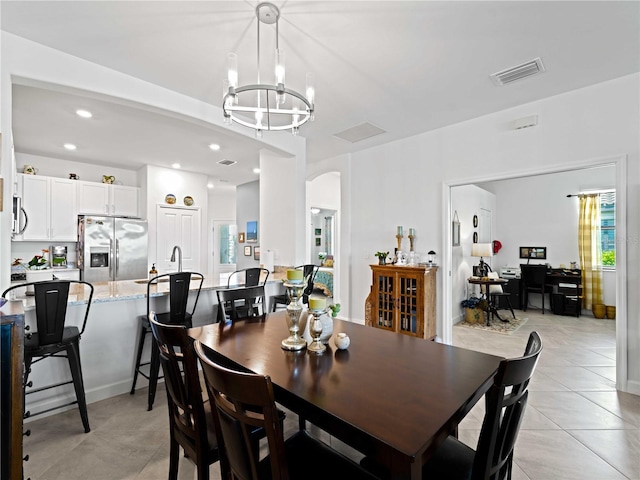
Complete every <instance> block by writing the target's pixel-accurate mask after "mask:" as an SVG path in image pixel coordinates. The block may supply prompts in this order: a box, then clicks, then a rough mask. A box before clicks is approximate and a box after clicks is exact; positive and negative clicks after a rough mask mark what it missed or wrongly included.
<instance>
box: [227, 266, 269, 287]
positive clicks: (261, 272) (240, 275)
mask: <svg viewBox="0 0 640 480" xmlns="http://www.w3.org/2000/svg"><path fill="white" fill-rule="evenodd" d="M268 279H269V270H267V269H266V268H261V267H252V268H243V269H241V270H236V271H235V272H233V273H231V275H229V277H228V278H227V288H232V287H238V286H242V287H255V286H256V285H266V283H267V280H268Z"/></svg>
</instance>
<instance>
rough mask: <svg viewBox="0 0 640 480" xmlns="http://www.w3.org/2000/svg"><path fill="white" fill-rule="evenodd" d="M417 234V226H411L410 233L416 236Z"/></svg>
mask: <svg viewBox="0 0 640 480" xmlns="http://www.w3.org/2000/svg"><path fill="white" fill-rule="evenodd" d="M415 234H416V229H415V228H410V229H409V235H413V236H415Z"/></svg>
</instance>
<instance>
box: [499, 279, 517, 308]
mask: <svg viewBox="0 0 640 480" xmlns="http://www.w3.org/2000/svg"><path fill="white" fill-rule="evenodd" d="M507 280H509V282H508V283H506V284H505V285H503V286H502V291H503V292H505V293H510V294H511V295H509V300H510V301H511V306H512V307H513V308H514V309H518V310H522V295H521V294H520V290H521V287H522V285H521V280H520V279H519V278H509V279H507ZM497 303H498V304H497V308H498V309H503V308H509V304H508V303H507V299H506V297H497Z"/></svg>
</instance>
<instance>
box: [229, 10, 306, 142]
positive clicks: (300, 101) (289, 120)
mask: <svg viewBox="0 0 640 480" xmlns="http://www.w3.org/2000/svg"><path fill="white" fill-rule="evenodd" d="M256 16H257V17H258V21H257V22H256V23H257V25H258V68H257V70H258V72H257V73H258V74H257V83H255V84H252V85H243V86H239V85H238V56H237V55H236V54H235V53H229V54H228V56H227V67H228V74H227V80H225V82H224V99H223V103H222V109H223V112H224V119H225V123H226V124H228V125H231V124H232V123H233V122H236V123H238V124H240V125H244V126H245V127H249V128H253V129H254V130H255V131H256V136H257V137H261V136H262V132H263V130H270V131H275V130H290V131H291V133H292V134H293V135H297V134H298V129H299V128H300V126H301V125H304V124H305V123H307V122H308V121H309V120H313V109H314V107H313V100H314V94H315V92H314V87H313V76H312V74H307V79H306V80H307V86H306V95H302V94H301V93H298V92H296V91H295V90H292V89H290V88H286V87H285V86H284V81H285V67H284V52H282V51H281V50H280V48H279V46H278V20H279V19H280V10H278V7H276V6H275V5H273V4H271V3H261V4H259V5H258V6H257V7H256ZM261 23H265V24H267V25H273V24H275V27H276V28H275V29H276V49H275V84H266V83H260V24H261Z"/></svg>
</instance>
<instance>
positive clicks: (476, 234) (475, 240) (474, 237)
mask: <svg viewBox="0 0 640 480" xmlns="http://www.w3.org/2000/svg"><path fill="white" fill-rule="evenodd" d="M473 243H478V232H473Z"/></svg>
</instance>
